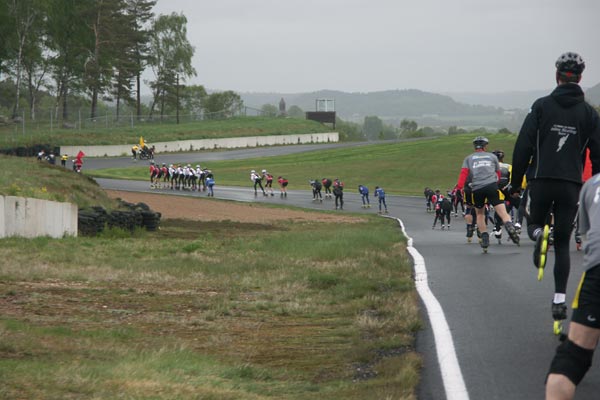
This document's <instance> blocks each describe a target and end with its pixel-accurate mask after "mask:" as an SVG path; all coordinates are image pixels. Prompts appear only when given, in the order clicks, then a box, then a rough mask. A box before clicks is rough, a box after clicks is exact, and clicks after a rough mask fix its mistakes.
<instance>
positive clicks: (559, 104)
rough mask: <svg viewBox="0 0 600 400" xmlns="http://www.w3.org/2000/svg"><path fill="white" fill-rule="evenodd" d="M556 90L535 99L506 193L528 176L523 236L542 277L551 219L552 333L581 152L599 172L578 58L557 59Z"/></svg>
mask: <svg viewBox="0 0 600 400" xmlns="http://www.w3.org/2000/svg"><path fill="white" fill-rule="evenodd" d="M555 66H556V74H555V78H556V83H557V86H556V88H555V89H554V90H553V91H552V93H551V94H550V95H548V96H545V97H542V98H539V99H537V100H536V101H535V102H534V103H533V105H532V106H531V109H530V111H529V114H528V115H527V117H526V118H525V120H524V122H523V125H522V127H521V130H520V132H519V135H518V137H517V141H516V143H515V148H514V152H513V162H512V165H513V169H512V178H511V186H512V189H511V192H513V193H518V192H520V186H521V182H522V179H523V175H524V174H525V171H526V170H527V168H528V166H529V164H530V162H531V171H530V173H529V174H528V176H527V188H528V192H529V193H528V199H527V202H528V205H529V207H528V208H529V217H530V221H531V223H530V224H528V226H527V233H528V235H529V237H530V238H531V240H533V241H535V247H534V252H533V263H534V265H535V266H536V268H538V269H539V270H540V271H543V268H544V266H545V260H546V252H547V249H548V239H549V230H548V229H547V228H546V227H547V225H548V216H549V214H550V213H551V212H553V215H554V250H555V257H554V296H553V299H552V307H551V309H552V318H553V319H554V333H555V334H559V333H560V332H561V330H562V321H563V320H564V319H566V317H567V306H566V304H565V301H566V291H567V282H568V279H569V272H570V268H571V259H570V255H569V246H570V238H571V232H572V224H573V221H574V220H575V215H576V213H577V201H578V197H579V191H580V188H581V185H582V181H581V178H582V173H583V163H584V157H585V151H586V148H587V149H589V150H590V160H591V163H592V173H593V174H596V173H598V172H600V119H599V118H598V113H597V112H596V110H594V108H593V107H591V106H590V105H589V104H587V103H586V102H585V99H584V93H583V90H582V89H581V87H580V86H579V82H580V81H581V76H582V73H583V71H584V69H585V63H584V61H583V59H582V58H581V56H580V55H579V54H577V53H573V52H567V53H564V54H562V55H561V56H560V57H559V58H558V60H556V63H555Z"/></svg>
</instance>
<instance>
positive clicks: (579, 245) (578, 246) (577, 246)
mask: <svg viewBox="0 0 600 400" xmlns="http://www.w3.org/2000/svg"><path fill="white" fill-rule="evenodd" d="M575 247H576V248H577V251H581V243H577V245H576V246H575Z"/></svg>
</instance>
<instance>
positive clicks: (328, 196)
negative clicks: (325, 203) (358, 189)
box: [321, 178, 333, 199]
mask: <svg viewBox="0 0 600 400" xmlns="http://www.w3.org/2000/svg"><path fill="white" fill-rule="evenodd" d="M321 183H322V184H323V187H324V188H325V198H326V199H331V185H332V184H333V182H332V181H331V179H329V178H323V179H322V180H321Z"/></svg>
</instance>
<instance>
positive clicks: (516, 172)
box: [510, 103, 538, 188]
mask: <svg viewBox="0 0 600 400" xmlns="http://www.w3.org/2000/svg"><path fill="white" fill-rule="evenodd" d="M537 111H538V108H537V106H536V103H534V104H533V106H532V107H531V110H530V111H529V114H527V116H526V117H525V120H524V121H523V125H522V126H521V130H520V131H519V136H518V137H517V141H516V143H515V148H514V151H513V159H512V177H511V181H510V184H511V186H512V187H513V188H520V187H521V182H522V181H523V175H525V171H526V170H527V166H528V165H529V162H530V161H531V156H532V155H533V150H534V148H535V142H536V139H535V138H536V135H537V132H538V115H537V114H538V112H537Z"/></svg>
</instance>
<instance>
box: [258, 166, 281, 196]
mask: <svg viewBox="0 0 600 400" xmlns="http://www.w3.org/2000/svg"><path fill="white" fill-rule="evenodd" d="M273 180H274V178H273V174H271V173H269V172H267V170H266V169H263V170H262V171H261V173H260V174H259V173H257V172H256V170H252V171H250V181H252V184H253V187H254V195H255V196H258V189H260V191H261V192H262V194H263V196H275V192H274V191H273ZM263 181H264V182H265V185H264V186H263ZM277 183H278V184H279V196H280V197H287V187H288V184H289V181H288V180H287V178H284V177H283V176H278V177H277Z"/></svg>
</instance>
